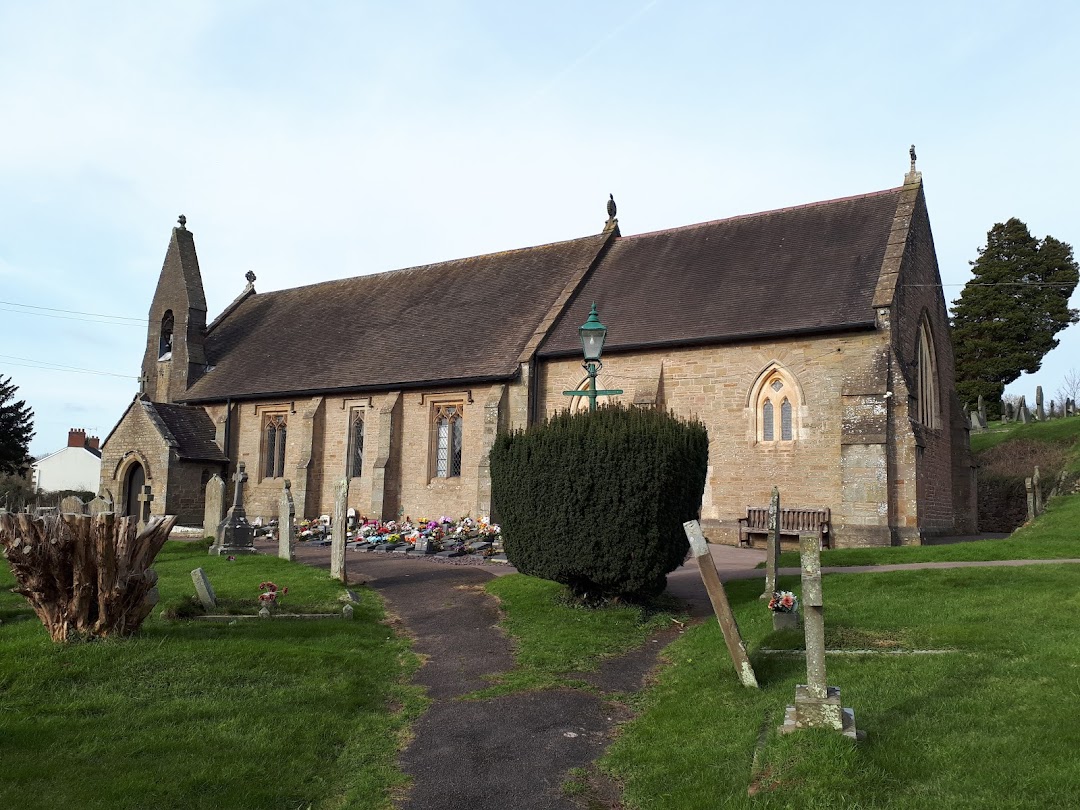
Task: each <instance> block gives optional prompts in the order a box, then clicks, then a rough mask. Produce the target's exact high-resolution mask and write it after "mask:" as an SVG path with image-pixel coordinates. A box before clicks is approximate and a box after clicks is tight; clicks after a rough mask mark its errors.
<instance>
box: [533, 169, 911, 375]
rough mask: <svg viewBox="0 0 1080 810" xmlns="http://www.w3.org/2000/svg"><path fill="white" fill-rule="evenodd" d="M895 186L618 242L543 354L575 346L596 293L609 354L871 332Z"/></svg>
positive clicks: (570, 352) (893, 211)
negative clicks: (850, 331)
mask: <svg viewBox="0 0 1080 810" xmlns="http://www.w3.org/2000/svg"><path fill="white" fill-rule="evenodd" d="M900 192H901V189H899V188H896V189H890V190H887V191H880V192H876V193H873V194H866V195H862V196H859V197H850V198H846V199H840V200H831V201H828V202H821V203H814V204H811V205H803V206H799V207H796V208H786V209H781V210H777V211H767V212H764V213H760V214H750V215H747V216H740V217H734V218H731V219H723V220H717V221H715V222H706V223H702V224H700V225H690V226H687V227H682V228H673V229H671V230H665V231H657V232H655V233H646V234H641V235H636V236H628V237H622V238H619V239H618V240H616V241H615V243H614V244H613V245H612V246H611V248H610V249H609V250H608V251H607V253H606V254H605V255H604V257H603V258H602V260H601V261H600V262H599V264H598V266H597V267H596V269H595V270H594V271H593V273H592V275H591V276H590V277H589V278H588V279H587V280H586V282H585V284H584V285H582V287H581V288H580V289H579V291H578V293H577V295H576V296H575V297H574V299H573V300H572V301H571V303H570V305H569V306H568V307H567V308H566V309H565V310H564V311H563V313H562V314H561V315H560V317H559V319H558V320H557V321H556V323H555V325H554V326H553V328H552V330H551V332H550V333H549V335H548V338H547V339H546V340H545V341H544V343H543V344H542V345H541V347H540V349H539V352H538V354H539V355H540V356H549V357H550V356H561V355H577V354H580V353H581V342H580V340H579V338H578V331H577V330H578V327H579V326H581V324H583V323H584V322H585V319H586V318H587V317H588V314H589V306H590V304H591V303H592V302H594V301H595V302H596V304H597V307H598V309H599V312H600V320H601V321H602V322H603V323H604V325H605V326H607V327H608V330H609V331H608V337H607V343H606V344H605V348H604V351H605V352H608V351H610V350H619V349H622V350H630V349H636V348H645V347H649V346H656V347H658V346H671V345H693V344H704V343H723V342H733V341H738V340H750V339H754V338H765V337H772V336H777V337H779V336H783V335H791V334H798V333H812V332H818V331H833V330H837V331H839V330H845V329H856V328H870V327H871V326H873V323H874V311H873V307H872V303H873V295H874V287H875V284H876V283H877V279H878V275H879V273H880V271H881V266H882V260H883V258H884V255H885V247H886V244H887V242H888V239H889V232H890V230H891V229H892V225H893V218H894V216H895V214H896V208H897V203H898V202H899V195H900Z"/></svg>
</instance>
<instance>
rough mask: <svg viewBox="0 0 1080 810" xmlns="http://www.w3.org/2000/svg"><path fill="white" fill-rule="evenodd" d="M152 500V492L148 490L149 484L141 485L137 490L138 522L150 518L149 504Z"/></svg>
mask: <svg viewBox="0 0 1080 810" xmlns="http://www.w3.org/2000/svg"><path fill="white" fill-rule="evenodd" d="M153 500H154V494H153V492H151V491H150V485H149V484H145V485H143V488H142V490H141V491H140V492H139V497H138V501H139V522H140V523H146V521H148V520H149V519H150V504H151V503H152V502H153Z"/></svg>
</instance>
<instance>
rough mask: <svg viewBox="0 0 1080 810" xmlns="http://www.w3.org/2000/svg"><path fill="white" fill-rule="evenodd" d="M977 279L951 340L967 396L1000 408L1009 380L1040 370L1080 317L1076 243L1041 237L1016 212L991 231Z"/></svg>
mask: <svg viewBox="0 0 1080 810" xmlns="http://www.w3.org/2000/svg"><path fill="white" fill-rule="evenodd" d="M971 264H972V273H973V274H974V278H972V279H971V280H970V281H969V282H968V283H967V284H966V285H965V286H964V289H963V292H961V293H960V298H959V300H957V301H954V302H953V317H952V340H953V347H954V349H955V352H956V388H957V392H958V393H959V395H960V401H961V402H962V403H967V404H968V405H973V404H974V403H975V402H976V401H977V400H978V398H979V396H980V395H982V396H983V398H984V399H985V400H986V402H987V403H990V404H991V410H992V411H996V410H997V408H998V407H1000V401H1001V395H1002V393H1003V392H1004V390H1005V386H1006V385H1008V384H1009V383H1011V382H1012V381H1013V380H1015V379H1017V378H1018V377H1019V376H1020V375H1021V374H1022V373H1024V372H1027V373H1029V374H1031V373H1034V372H1036V371H1038V370H1039V366H1040V364H1041V363H1042V359H1043V357H1044V356H1045V355H1046V353H1047V352H1048V351H1050V350H1051V349H1053V348H1054V347H1055V346H1057V345H1058V340H1057V338H1056V337H1055V336H1056V335H1057V333H1058V332H1060V331H1061V330H1062V329H1064V328H1065V327H1066V326H1068V325H1069V324H1072V323H1076V322H1077V320H1078V318H1080V316H1078V313H1077V310H1075V309H1070V308H1069V297H1070V296H1071V295H1072V292H1073V290H1074V289H1075V288H1076V284H1077V280H1078V279H1080V272H1078V267H1077V263H1076V260H1075V259H1074V258H1073V249H1072V246H1070V245H1068V244H1066V243H1065V242H1061V241H1059V240H1057V239H1055V238H1054V237H1052V236H1047V237H1046V238H1045V239H1042V240H1039V239H1036V238H1035V237H1034V236H1032V235H1031V232H1030V231H1029V230H1028V226H1027V225H1026V224H1024V223H1023V222H1021V221H1020V220H1019V219H1016V218H1015V217H1013V218H1012V219H1010V220H1009V221H1008V222H1005V223H1004V224H1002V223H1000V222H999V223H997V224H996V225H994V227H993V228H991V229H990V230H989V231H988V232H987V234H986V246H985V247H982V248H980V249H979V258H978V259H976V260H975V261H974V262H972V263H971Z"/></svg>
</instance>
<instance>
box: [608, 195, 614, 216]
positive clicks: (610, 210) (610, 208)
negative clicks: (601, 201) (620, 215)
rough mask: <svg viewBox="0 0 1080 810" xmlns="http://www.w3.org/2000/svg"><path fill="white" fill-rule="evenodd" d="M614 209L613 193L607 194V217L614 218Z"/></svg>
mask: <svg viewBox="0 0 1080 810" xmlns="http://www.w3.org/2000/svg"><path fill="white" fill-rule="evenodd" d="M615 211H616V208H615V195H614V194H608V201H607V215H608V218H610V219H615Z"/></svg>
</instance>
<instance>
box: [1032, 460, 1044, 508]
mask: <svg viewBox="0 0 1080 810" xmlns="http://www.w3.org/2000/svg"><path fill="white" fill-rule="evenodd" d="M1041 482H1042V477H1041V476H1040V475H1039V468H1038V467H1036V468H1035V472H1034V474H1033V475H1032V476H1031V486H1032V488H1033V489H1034V490H1035V491H1034V496H1035V517H1038V516H1039V515H1041V514H1042V513H1043V501H1042V487H1041V486H1040V484H1041Z"/></svg>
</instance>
